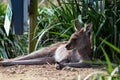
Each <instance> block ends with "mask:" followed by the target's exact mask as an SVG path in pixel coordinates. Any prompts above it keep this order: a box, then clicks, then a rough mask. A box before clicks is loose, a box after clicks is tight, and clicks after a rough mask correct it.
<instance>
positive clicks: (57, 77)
mask: <svg viewBox="0 0 120 80" xmlns="http://www.w3.org/2000/svg"><path fill="white" fill-rule="evenodd" d="M96 71H103V72H105V71H104V70H103V68H100V67H97V68H76V69H71V70H66V69H65V70H56V69H55V66H54V65H15V66H9V67H3V66H0V80H83V78H84V77H86V76H87V75H88V74H90V73H93V72H96ZM80 78H81V79H80Z"/></svg>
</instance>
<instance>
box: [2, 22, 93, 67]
mask: <svg viewBox="0 0 120 80" xmlns="http://www.w3.org/2000/svg"><path fill="white" fill-rule="evenodd" d="M91 27H92V23H89V24H88V25H86V26H85V27H82V26H80V25H79V23H78V21H75V29H76V32H75V33H73V34H72V35H71V37H70V39H69V40H68V41H64V42H58V43H55V44H52V45H51V46H49V47H45V48H42V49H40V50H38V51H35V52H32V53H31V54H28V55H26V56H23V57H20V58H14V59H8V60H4V61H1V62H0V65H2V66H12V65H42V64H47V63H49V64H55V63H56V64H57V66H56V69H62V68H64V67H66V66H69V67H73V68H81V67H90V66H91V65H90V64H88V63H85V62H86V61H90V60H91V58H90V54H91V43H90V38H89V35H88V33H89V32H90V30H91Z"/></svg>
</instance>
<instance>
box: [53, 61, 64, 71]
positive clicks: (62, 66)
mask: <svg viewBox="0 0 120 80" xmlns="http://www.w3.org/2000/svg"><path fill="white" fill-rule="evenodd" d="M64 67H65V66H64V65H63V64H61V63H60V62H56V64H55V68H56V69H57V70H62V69H63V68H64Z"/></svg>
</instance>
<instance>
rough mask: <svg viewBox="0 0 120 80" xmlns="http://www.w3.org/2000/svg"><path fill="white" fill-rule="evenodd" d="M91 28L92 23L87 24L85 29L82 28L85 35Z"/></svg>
mask: <svg viewBox="0 0 120 80" xmlns="http://www.w3.org/2000/svg"><path fill="white" fill-rule="evenodd" d="M92 26H93V23H92V22H91V23H89V24H87V25H85V27H84V32H86V33H89V32H91V30H92Z"/></svg>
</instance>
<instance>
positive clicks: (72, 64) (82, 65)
mask: <svg viewBox="0 0 120 80" xmlns="http://www.w3.org/2000/svg"><path fill="white" fill-rule="evenodd" d="M58 65H59V69H62V68H64V67H72V68H89V67H91V64H88V63H82V62H77V63H58Z"/></svg>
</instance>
